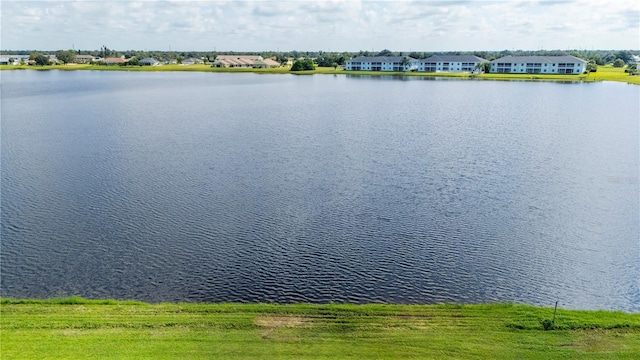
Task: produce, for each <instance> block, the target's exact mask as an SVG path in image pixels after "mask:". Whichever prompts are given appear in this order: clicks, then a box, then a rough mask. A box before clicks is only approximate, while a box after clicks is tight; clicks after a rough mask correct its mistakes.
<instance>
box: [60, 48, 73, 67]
mask: <svg viewBox="0 0 640 360" xmlns="http://www.w3.org/2000/svg"><path fill="white" fill-rule="evenodd" d="M56 58H58V60H60V61H62V62H63V63H64V64H68V63H72V62H75V61H76V54H75V53H74V52H73V50H68V51H63V50H60V51H56Z"/></svg>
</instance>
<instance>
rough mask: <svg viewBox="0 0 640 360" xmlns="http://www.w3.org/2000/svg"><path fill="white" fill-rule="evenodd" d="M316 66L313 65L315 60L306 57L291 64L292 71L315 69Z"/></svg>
mask: <svg viewBox="0 0 640 360" xmlns="http://www.w3.org/2000/svg"><path fill="white" fill-rule="evenodd" d="M313 69H315V66H314V65H313V60H311V59H304V60H296V61H294V62H293V65H292V66H291V71H303V70H313Z"/></svg>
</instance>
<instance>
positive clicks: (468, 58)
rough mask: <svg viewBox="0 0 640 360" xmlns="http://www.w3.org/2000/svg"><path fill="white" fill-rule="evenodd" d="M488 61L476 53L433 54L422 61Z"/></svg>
mask: <svg viewBox="0 0 640 360" xmlns="http://www.w3.org/2000/svg"><path fill="white" fill-rule="evenodd" d="M487 61H488V60H486V59H483V58H481V57H479V56H475V55H433V56H430V57H428V58H426V59H423V60H422V62H487Z"/></svg>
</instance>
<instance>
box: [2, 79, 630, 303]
mask: <svg viewBox="0 0 640 360" xmlns="http://www.w3.org/2000/svg"><path fill="white" fill-rule="evenodd" d="M0 75H1V81H2V93H1V94H2V103H1V106H2V107H1V115H2V122H1V135H2V138H1V140H2V141H1V146H2V147H1V161H2V163H1V165H2V168H1V176H2V178H1V180H2V184H1V185H2V189H1V190H2V192H1V196H2V197H1V202H2V218H1V236H2V238H1V249H0V250H1V252H0V260H1V264H0V272H1V275H2V276H1V278H0V285H1V288H0V294H1V296H3V297H8V296H10V297H20V298H22V297H29V298H31V297H36V298H48V297H60V296H72V295H78V296H83V297H87V298H116V299H138V300H144V301H150V302H161V301H186V302H274V303H293V302H308V303H329V302H335V303H342V302H352V303H370V302H375V303H424V304H433V303H445V302H446V303H449V302H455V303H484V302H516V303H528V304H535V305H545V306H553V305H554V303H555V301H559V306H562V307H565V308H572V309H613V310H623V311H631V312H637V311H640V241H639V238H640V235H639V234H640V226H639V222H640V211H639V208H640V205H639V201H640V195H639V194H640V185H639V181H638V176H639V173H640V170H639V157H640V149H639V143H640V134H639V130H638V129H639V122H640V87H639V86H634V85H627V84H623V83H610V82H603V83H588V84H586V83H571V84H566V83H555V82H505V81H473V80H444V79H439V80H433V79H428V78H427V79H424V78H413V77H411V78H398V77H366V76H336V75H314V76H295V75H259V74H222V73H162V72H160V73H148V72H144V73H128V72H107V71H95V72H94V71H69V72H62V71H43V72H41V71H3V72H2V73H1V74H0Z"/></svg>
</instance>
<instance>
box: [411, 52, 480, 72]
mask: <svg viewBox="0 0 640 360" xmlns="http://www.w3.org/2000/svg"><path fill="white" fill-rule="evenodd" d="M483 62H487V60H486V59H483V58H481V57H478V56H474V55H433V56H431V57H428V58H426V59H423V60H420V62H419V63H418V71H426V72H474V71H475V70H476V66H477V65H478V64H480V63H483Z"/></svg>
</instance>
